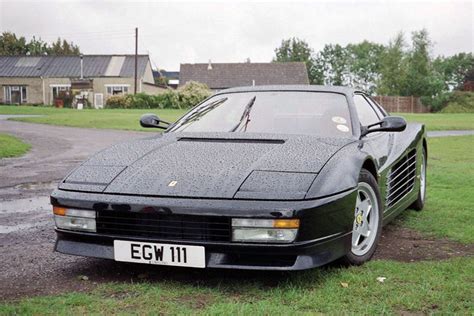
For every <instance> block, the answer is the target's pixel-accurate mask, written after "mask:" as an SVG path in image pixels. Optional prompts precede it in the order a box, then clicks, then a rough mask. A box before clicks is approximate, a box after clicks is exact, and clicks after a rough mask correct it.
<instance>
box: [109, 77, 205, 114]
mask: <svg viewBox="0 0 474 316" xmlns="http://www.w3.org/2000/svg"><path fill="white" fill-rule="evenodd" d="M211 94H212V92H211V90H209V88H208V87H207V86H206V85H204V84H201V83H198V82H193V81H191V82H188V83H187V84H186V85H184V86H183V87H181V88H179V89H177V90H167V91H165V92H163V93H160V94H158V95H149V94H146V93H138V94H135V95H131V94H129V95H124V96H112V97H109V98H108V99H107V102H106V103H105V108H108V109H187V108H191V107H193V106H195V105H196V104H198V103H199V102H201V101H202V100H204V99H205V98H207V97H209V96H210V95H211Z"/></svg>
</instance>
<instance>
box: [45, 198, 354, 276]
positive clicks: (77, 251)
mask: <svg viewBox="0 0 474 316" xmlns="http://www.w3.org/2000/svg"><path fill="white" fill-rule="evenodd" d="M51 201H52V204H53V205H61V206H66V207H75V208H83V209H98V208H109V209H110V208H112V209H114V208H120V209H121V210H122V211H123V210H124V209H126V210H128V211H131V212H133V211H139V210H140V209H143V208H145V207H146V208H150V206H154V207H156V208H157V210H164V211H166V212H168V213H169V212H172V213H173V214H186V215H191V214H192V215H208V216H228V217H255V218H300V221H301V223H302V224H301V227H300V230H299V232H298V236H297V239H296V241H295V242H293V243H291V244H259V243H236V242H211V241H199V242H197V241H192V240H169V239H156V238H148V237H135V236H118V235H110V234H104V233H86V232H72V231H66V230H61V229H56V232H57V241H56V245H55V250H56V251H58V252H61V253H65V254H71V255H78V256H86V257H96V258H104V259H114V248H113V241H114V240H129V241H145V242H153V243H167V244H178V245H199V246H204V247H205V250H206V267H207V268H228V269H249V270H303V269H309V268H313V267H318V266H322V265H324V264H327V263H329V262H331V261H334V260H336V259H338V258H340V257H342V256H343V255H345V254H346V253H347V252H348V251H349V250H350V245H351V231H352V222H353V206H354V203H355V191H353V190H351V191H347V192H344V193H340V194H337V195H334V196H331V197H327V198H323V199H317V200H305V201H234V200H199V199H176V198H172V199H167V198H150V197H130V196H122V195H105V194H93V193H78V192H70V191H63V190H56V191H54V192H53V194H52V196H51ZM158 206H159V207H158Z"/></svg>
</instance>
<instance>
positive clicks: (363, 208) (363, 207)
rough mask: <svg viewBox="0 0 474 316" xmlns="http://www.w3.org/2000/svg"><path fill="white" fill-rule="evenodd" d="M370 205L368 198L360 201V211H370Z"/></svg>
mask: <svg viewBox="0 0 474 316" xmlns="http://www.w3.org/2000/svg"><path fill="white" fill-rule="evenodd" d="M369 207H370V202H369V200H368V199H366V200H364V201H362V202H360V204H359V211H364V214H365V213H367V212H368V210H369Z"/></svg>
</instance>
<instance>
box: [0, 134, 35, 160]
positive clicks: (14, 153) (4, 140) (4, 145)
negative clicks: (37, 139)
mask: <svg viewBox="0 0 474 316" xmlns="http://www.w3.org/2000/svg"><path fill="white" fill-rule="evenodd" d="M30 147H31V146H30V145H29V144H27V143H24V142H22V141H21V140H20V139H18V138H16V137H13V136H11V135H8V134H0V158H11V157H18V156H21V155H24V154H25V153H26V152H27V151H28V150H29V149H30Z"/></svg>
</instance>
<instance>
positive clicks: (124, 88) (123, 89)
mask: <svg viewBox="0 0 474 316" xmlns="http://www.w3.org/2000/svg"><path fill="white" fill-rule="evenodd" d="M106 87H107V95H108V96H111V95H123V94H128V88H129V87H130V85H106Z"/></svg>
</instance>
